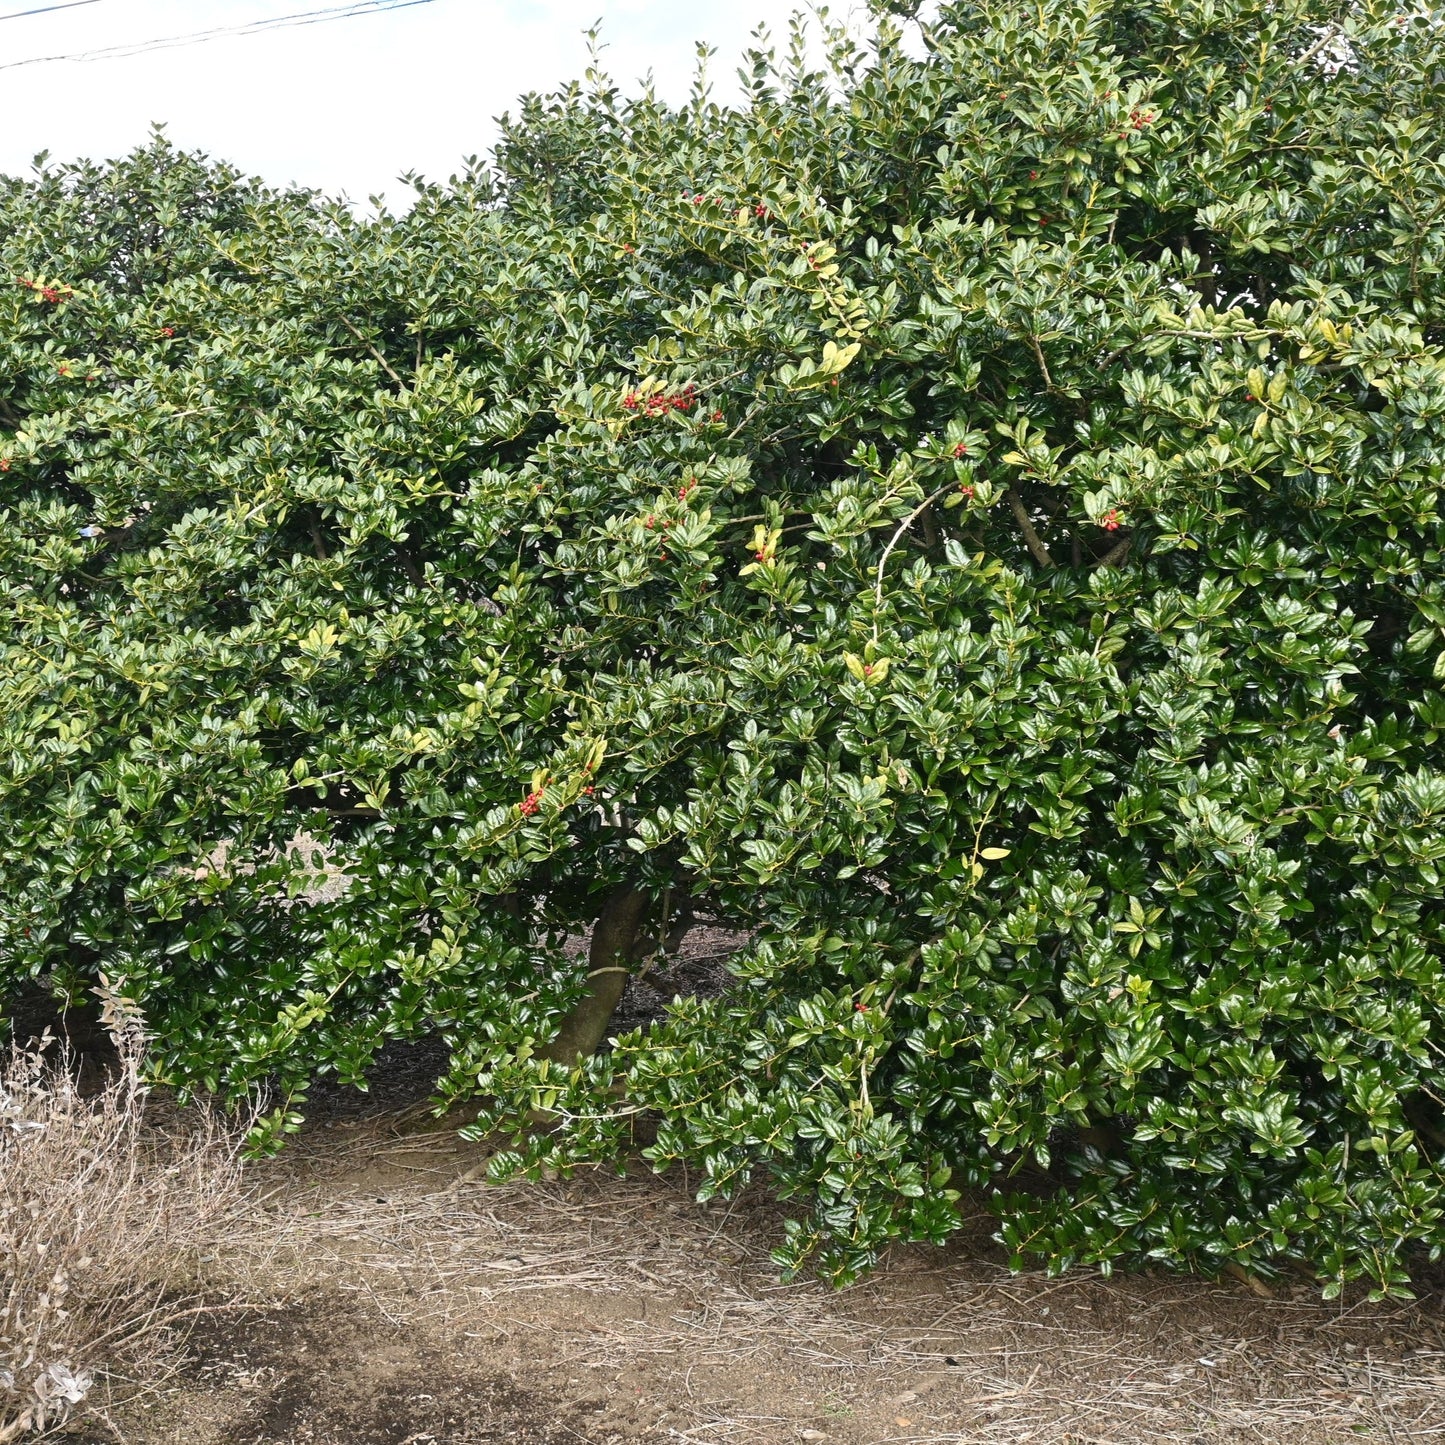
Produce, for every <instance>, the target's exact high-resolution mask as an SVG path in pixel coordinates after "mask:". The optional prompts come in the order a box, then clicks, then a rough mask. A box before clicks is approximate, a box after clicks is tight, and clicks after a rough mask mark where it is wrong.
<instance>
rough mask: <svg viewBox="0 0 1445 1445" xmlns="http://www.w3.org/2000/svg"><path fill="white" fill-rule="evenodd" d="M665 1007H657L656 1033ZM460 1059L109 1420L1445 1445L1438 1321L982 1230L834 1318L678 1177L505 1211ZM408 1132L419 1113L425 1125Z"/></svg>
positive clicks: (272, 1440) (353, 1115)
mask: <svg viewBox="0 0 1445 1445" xmlns="http://www.w3.org/2000/svg"><path fill="white" fill-rule="evenodd" d="M645 1003H646V1000H638V1001H635V1004H636V1006H637V1007H638V1009H639V1010H643V1006H644V1005H645ZM438 1062H439V1059H438V1057H437V1055H436V1053H435V1051H434V1050H429V1049H428V1047H427V1046H424V1045H423V1046H416V1047H412V1048H410V1049H405V1050H398V1051H396V1052H395V1053H394V1054H393V1056H392V1057H391V1059H390V1060H389V1062H388V1064H387V1067H386V1068H384V1069H383V1070H382V1071H381V1075H380V1079H379V1083H378V1086H377V1088H376V1090H375V1091H374V1092H373V1094H372V1095H370V1096H366V1095H357V1094H348V1093H344V1092H342V1091H336V1092H335V1093H334V1094H333V1095H331V1096H330V1097H328V1098H323V1099H321V1100H320V1101H319V1102H320V1104H321V1105H322V1108H321V1111H320V1112H321V1114H322V1117H321V1118H319V1119H318V1120H316V1121H315V1122H314V1123H313V1124H312V1126H310V1127H309V1128H308V1130H307V1131H306V1132H305V1133H304V1134H303V1135H302V1136H301V1138H300V1139H299V1140H298V1141H297V1143H296V1145H295V1146H294V1147H293V1148H291V1149H290V1150H288V1152H287V1153H286V1154H285V1155H284V1156H283V1157H282V1158H281V1159H280V1160H278V1161H275V1162H273V1163H270V1164H267V1165H264V1166H257V1168H256V1173H255V1180H256V1184H257V1187H258V1191H259V1196H260V1197H259V1198H258V1204H257V1215H256V1220H255V1225H254V1228H253V1229H251V1230H249V1231H247V1232H246V1233H245V1235H244V1237H238V1238H237V1239H235V1240H234V1241H233V1242H232V1243H231V1244H230V1245H229V1246H228V1247H227V1248H226V1249H225V1250H224V1251H223V1252H222V1253H221V1254H220V1255H218V1257H217V1258H216V1259H215V1260H213V1261H210V1262H209V1263H208V1265H207V1268H209V1269H210V1270H212V1271H213V1272H214V1273H213V1276H212V1278H211V1280H210V1283H211V1287H212V1288H213V1289H215V1290H217V1291H220V1290H222V1289H223V1288H224V1289H229V1291H230V1293H231V1296H232V1307H230V1308H227V1309H225V1310H223V1311H220V1312H218V1313H216V1314H213V1315H209V1316H204V1317H202V1318H201V1320H200V1321H199V1322H198V1323H197V1325H196V1326H195V1328H194V1330H193V1332H192V1333H191V1335H190V1337H189V1339H188V1341H187V1343H186V1347H185V1350H184V1352H183V1354H182V1355H181V1357H180V1363H179V1364H178V1365H177V1366H176V1367H175V1368H174V1370H173V1372H172V1373H171V1374H170V1375H169V1376H168V1377H167V1378H165V1379H161V1380H155V1381H150V1382H145V1383H146V1384H147V1388H146V1389H144V1390H143V1391H142V1392H141V1394H140V1395H139V1396H138V1397H136V1398H133V1399H131V1400H130V1401H129V1403H127V1404H124V1405H119V1404H118V1405H117V1406H116V1407H115V1409H114V1411H113V1418H114V1422H115V1426H116V1438H118V1439H122V1440H126V1441H130V1442H134V1445H483V1442H488V1445H490V1442H501V1441H521V1442H528V1441H536V1442H559V1445H560V1442H577V1441H584V1442H590V1445H613V1442H625V1441H677V1442H682V1441H692V1442H699V1445H702V1442H754V1441H763V1442H771V1441H799V1440H803V1441H820V1442H821V1441H828V1442H837V1445H846V1442H858V1445H865V1442H866V1445H883V1442H888V1445H922V1442H942V1441H948V1442H988V1445H1015V1442H1017V1445H1023V1442H1025V1441H1028V1442H1035V1445H1064V1442H1072V1445H1084V1442H1090V1445H1104V1442H1114V1445H1133V1442H1141V1445H1142V1442H1151V1445H1152V1442H1174V1441H1179V1442H1184V1441H1188V1442H1197V1445H1204V1442H1211V1445H1212V1442H1225V1441H1230V1442H1233V1441H1240V1442H1244V1441H1250V1442H1259V1441H1265V1442H1288V1445H1314V1442H1320V1445H1324V1442H1337V1441H1341V1440H1347V1439H1357V1438H1361V1437H1364V1438H1370V1439H1377V1440H1383V1441H1407V1440H1408V1441H1416V1440H1427V1439H1433V1438H1436V1437H1445V1313H1442V1297H1441V1293H1440V1291H1439V1290H1438V1289H1437V1290H1433V1291H1432V1292H1430V1293H1429V1294H1427V1295H1426V1296H1425V1297H1424V1298H1422V1299H1421V1300H1419V1301H1417V1302H1415V1303H1413V1304H1409V1305H1400V1304H1390V1305H1369V1304H1367V1303H1363V1302H1356V1303H1353V1304H1343V1305H1341V1304H1325V1303H1322V1302H1321V1301H1320V1300H1319V1299H1318V1296H1317V1293H1316V1292H1315V1291H1314V1290H1312V1289H1310V1288H1309V1287H1306V1286H1300V1287H1299V1288H1297V1289H1294V1290H1286V1291H1281V1292H1279V1293H1277V1294H1276V1295H1275V1296H1274V1297H1273V1298H1268V1299H1266V1298H1260V1297H1258V1296H1257V1295H1256V1294H1254V1293H1252V1292H1251V1291H1250V1289H1249V1288H1248V1287H1247V1286H1246V1285H1245V1284H1243V1283H1240V1284H1237V1285H1236V1284H1234V1283H1228V1284H1226V1285H1219V1284H1211V1283H1208V1282H1205V1281H1200V1280H1191V1279H1181V1278H1178V1277H1166V1276H1155V1275H1149V1274H1136V1275H1132V1276H1122V1277H1120V1276H1116V1277H1115V1278H1113V1279H1108V1280H1106V1279H1103V1278H1100V1277H1098V1276H1096V1275H1088V1274H1078V1275H1073V1276H1069V1277H1066V1278H1064V1279H1048V1278H1046V1277H1044V1276H1042V1275H1027V1274H1026V1275H1010V1274H1009V1273H1008V1271H1007V1270H1006V1269H1005V1268H1004V1267H1003V1265H1002V1263H1001V1256H1000V1254H999V1252H998V1250H997V1248H996V1247H995V1246H994V1245H993V1244H992V1243H991V1242H990V1241H989V1239H988V1223H987V1220H986V1218H984V1217H983V1216H982V1215H980V1217H979V1219H978V1221H977V1223H976V1227H974V1228H973V1229H971V1230H969V1231H966V1232H965V1233H964V1235H963V1236H962V1237H960V1238H959V1239H958V1240H956V1241H955V1242H954V1243H953V1244H952V1245H950V1246H949V1247H948V1248H946V1249H942V1250H935V1249H923V1248H907V1249H899V1250H896V1251H894V1252H893V1254H892V1255H891V1256H890V1257H889V1258H888V1259H887V1260H886V1261H885V1263H884V1265H883V1266H882V1267H881V1268H880V1269H879V1270H878V1271H877V1272H876V1273H875V1274H874V1275H873V1276H871V1277H870V1278H869V1279H868V1280H867V1281H865V1282H864V1283H862V1284H860V1285H858V1286H856V1287H854V1288H853V1289H850V1290H847V1291H845V1292H842V1293H835V1292H833V1291H831V1290H829V1289H828V1288H826V1287H825V1286H823V1285H821V1284H819V1283H817V1282H814V1281H799V1282H796V1283H791V1284H782V1283H780V1282H779V1280H778V1277H777V1273H776V1270H775V1269H774V1267H773V1266H772V1265H771V1264H770V1263H769V1261H768V1251H769V1249H770V1248H771V1247H772V1246H773V1245H774V1244H775V1243H776V1242H777V1240H778V1238H779V1237H780V1224H781V1218H782V1215H781V1212H780V1211H779V1210H778V1208H777V1207H776V1206H774V1205H773V1204H771V1203H770V1202H769V1201H768V1200H766V1198H764V1197H762V1196H759V1197H757V1198H753V1199H749V1200H746V1201H743V1202H740V1203H739V1204H737V1205H735V1206H734V1207H733V1208H731V1209H726V1208H724V1207H722V1206H719V1205H714V1206H712V1207H710V1208H704V1207H701V1206H699V1205H697V1204H696V1203H695V1202H694V1201H693V1199H692V1196H691V1193H690V1190H689V1187H688V1181H687V1180H686V1179H684V1178H682V1177H681V1176H678V1177H676V1178H673V1177H666V1178H657V1177H655V1176H652V1175H651V1174H649V1173H648V1172H647V1171H646V1170H645V1169H639V1170H638V1171H637V1172H636V1173H634V1174H633V1175H632V1176H631V1177H628V1178H626V1179H618V1178H615V1177H612V1176H610V1175H603V1174H589V1175H586V1176H579V1177H577V1178H574V1179H573V1180H571V1181H556V1182H553V1183H547V1184H538V1185H526V1186H507V1187H497V1186H492V1185H488V1184H486V1183H485V1182H482V1180H481V1178H480V1173H481V1167H482V1165H483V1164H484V1161H485V1155H486V1150H485V1148H484V1146H481V1145H472V1144H468V1143H466V1142H464V1141H462V1140H460V1139H459V1138H458V1137H457V1136H456V1135H455V1134H452V1133H450V1132H446V1131H436V1132H429V1133H417V1132H415V1131H416V1129H417V1126H418V1111H417V1109H416V1107H415V1106H416V1103H417V1101H418V1100H419V1099H424V1097H425V1095H426V1093H427V1090H428V1087H429V1085H430V1081H431V1079H432V1078H433V1077H434V1075H435V1069H436V1066H437V1064H438ZM407 1106H410V1112H409V1113H408V1112H406V1109H407Z"/></svg>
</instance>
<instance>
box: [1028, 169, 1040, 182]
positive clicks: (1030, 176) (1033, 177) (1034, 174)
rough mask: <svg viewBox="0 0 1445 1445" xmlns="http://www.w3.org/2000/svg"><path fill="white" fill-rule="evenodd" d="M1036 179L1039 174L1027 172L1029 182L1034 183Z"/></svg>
mask: <svg viewBox="0 0 1445 1445" xmlns="http://www.w3.org/2000/svg"><path fill="white" fill-rule="evenodd" d="M1038 178H1039V173H1038V172H1037V171H1030V172H1029V179H1030V180H1031V181H1036V180H1038Z"/></svg>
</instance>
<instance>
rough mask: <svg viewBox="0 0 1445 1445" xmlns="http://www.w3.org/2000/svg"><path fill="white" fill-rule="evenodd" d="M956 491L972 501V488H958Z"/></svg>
mask: <svg viewBox="0 0 1445 1445" xmlns="http://www.w3.org/2000/svg"><path fill="white" fill-rule="evenodd" d="M958 490H959V491H960V492H962V493H963V495H964V496H965V497H968V498H970V499H972V497H973V488H972V487H960V488H959V489H958Z"/></svg>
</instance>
